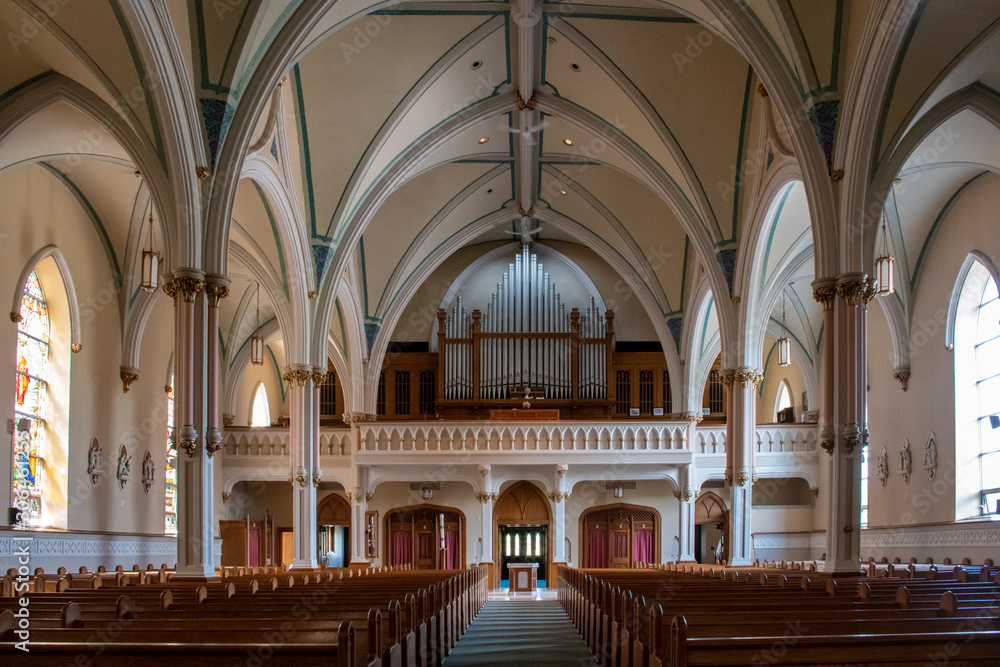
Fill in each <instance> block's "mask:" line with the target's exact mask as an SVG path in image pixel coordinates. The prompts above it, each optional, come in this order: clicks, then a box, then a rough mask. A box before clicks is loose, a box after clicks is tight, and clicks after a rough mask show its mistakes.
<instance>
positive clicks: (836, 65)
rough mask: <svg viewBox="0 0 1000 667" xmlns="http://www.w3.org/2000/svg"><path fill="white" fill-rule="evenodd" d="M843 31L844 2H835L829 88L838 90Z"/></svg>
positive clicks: (842, 0)
mask: <svg viewBox="0 0 1000 667" xmlns="http://www.w3.org/2000/svg"><path fill="white" fill-rule="evenodd" d="M843 30H844V0H837V9H836V18H835V19H834V21H833V49H832V50H833V53H832V54H831V58H830V84H829V85H830V87H832V88H833V89H834V90H839V89H840V81H839V77H840V40H841V39H843Z"/></svg>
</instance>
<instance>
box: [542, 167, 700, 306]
mask: <svg viewBox="0 0 1000 667" xmlns="http://www.w3.org/2000/svg"><path fill="white" fill-rule="evenodd" d="M612 168H614V167H612ZM551 170H552V171H554V172H555V173H556V174H557V175H558V176H556V178H557V179H558V180H560V181H563V182H564V183H566V184H567V187H569V188H571V189H572V190H574V191H575V192H577V193H578V194H579V195H580V197H581V199H583V200H584V202H585V203H586V204H587V205H588V206H589V207H590V208H591V209H592V210H593V211H594V212H595V213H596V214H597V215H598V217H599V218H601V219H602V220H604V221H605V222H606V223H607V224H608V225H609V226H610V227H612V228H613V229H614V230H615V231H616V232H617V233H618V234H619V235H620V236H621V238H622V239H623V240H624V241H625V244H626V245H627V246H630V250H632V252H634V253H635V254H636V255H637V256H639V257H642V258H643V259H646V258H645V256H644V255H643V253H642V250H641V248H640V247H639V244H638V243H637V242H636V240H635V238H633V237H632V235H631V234H630V233H629V231H628V229H627V227H626V226H625V225H624V224H622V222H621V221H620V220H619V219H618V217H617V216H616V215H615V214H614V213H613V212H612V211H611V209H609V208H608V207H607V206H605V205H604V203H603V202H602V201H601V198H600V197H598V196H597V195H595V194H594V193H593V192H591V191H590V190H589V189H588V188H587V187H586V186H584V185H583V183H581V182H579V181H577V180H576V179H574V178H573V177H572V176H570V175H569V174H567V173H565V172H563V171H561V170H559V169H556V168H554V167H553V168H551ZM538 171H539V172H541V171H542V170H541V169H539V170H538ZM550 175H551V174H550ZM539 192H541V187H539ZM539 201H542V202H544V203H545V204H546V205H547V206H548V207H549V208H550V209H552V210H554V211H557V212H559V213H560V215H562V216H564V217H565V218H566V219H567V220H572V221H573V223H574V224H577V225H579V226H580V227H582V228H583V229H585V230H587V231H588V232H591V233H592V234H594V235H595V236H597V237H598V238H600V239H601V241H603V242H604V245H605V246H607V248H608V249H609V250H611V252H613V253H614V254H615V255H617V256H618V257H619V258H621V260H622V262H624V263H625V264H626V265H627V266H629V267H632V270H633V271H634V272H635V275H636V276H637V277H638V278H639V281H640V282H641V283H642V285H643V287H645V288H646V290H647V291H648V292H649V293H650V294H651V295H652V296H653V298H654V300H655V301H656V304H657V306H658V307H659V309H660V313H661V314H662V315H663V316H664V317H670V316H671V315H674V314H676V313H678V312H680V311H679V310H677V309H675V308H674V307H673V306H672V305H671V302H670V297H669V296H667V292H666V290H665V289H664V288H663V282H662V281H661V280H660V276H659V273H658V271H657V269H654V268H653V266H652V265H651V264H649V262H648V259H647V261H646V264H645V268H648V269H649V271H650V276H649V277H650V279H651V280H652V279H655V280H656V282H657V283H658V286H659V288H660V289H659V293H660V294H662V295H663V300H664V301H665V302H666V304H665V305H666V308H665V309H664V304H662V303H660V299H659V298H657V292H656V291H655V290H653V289H652V288H651V287H650V285H649V283H647V282H646V281H645V280H644V279H643V277H642V275H641V274H640V273H639V271H637V270H636V268H635V267H634V266H633V264H634V263H633V262H632V261H630V260H629V259H628V258H627V257H625V256H624V255H622V253H620V252H619V251H618V249H617V248H615V247H614V246H612V245H611V244H610V243H608V242H607V240H606V239H604V238H601V236H600V235H599V234H597V233H596V232H594V231H593V230H592V229H590V227H588V226H587V225H585V224H583V223H582V222H580V221H578V220H576V219H574V218H571V217H570V216H568V215H566V214H565V213H562V212H561V211H560V210H559V209H558V208H557V207H554V206H552V204H551V203H549V202H548V201H547V200H545V199H541V198H539ZM683 229H684V228H683V227H681V230H682V231H683ZM684 238H685V240H687V234H686V233H685V236H684ZM682 268H683V267H682ZM681 280H682V281H683V277H682V278H681ZM682 284H683V283H682ZM682 289H683V286H682Z"/></svg>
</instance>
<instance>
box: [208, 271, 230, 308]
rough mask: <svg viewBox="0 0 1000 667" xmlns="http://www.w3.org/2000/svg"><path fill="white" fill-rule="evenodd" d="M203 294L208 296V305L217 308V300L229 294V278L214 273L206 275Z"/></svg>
mask: <svg viewBox="0 0 1000 667" xmlns="http://www.w3.org/2000/svg"><path fill="white" fill-rule="evenodd" d="M205 295H206V296H208V305H209V306H211V307H212V308H218V307H219V301H221V300H222V299H225V298H226V297H227V296H229V278H227V277H225V276H220V275H218V274H214V273H212V274H209V275H208V276H206V277H205Z"/></svg>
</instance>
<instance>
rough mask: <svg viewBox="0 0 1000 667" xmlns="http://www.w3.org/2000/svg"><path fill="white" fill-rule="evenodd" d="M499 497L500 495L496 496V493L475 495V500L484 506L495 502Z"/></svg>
mask: <svg viewBox="0 0 1000 667" xmlns="http://www.w3.org/2000/svg"><path fill="white" fill-rule="evenodd" d="M499 497H500V495H499V494H496V493H477V494H476V500H478V501H479V502H481V503H482V504H484V505H485V504H486V503H488V502H496V500H497V498H499Z"/></svg>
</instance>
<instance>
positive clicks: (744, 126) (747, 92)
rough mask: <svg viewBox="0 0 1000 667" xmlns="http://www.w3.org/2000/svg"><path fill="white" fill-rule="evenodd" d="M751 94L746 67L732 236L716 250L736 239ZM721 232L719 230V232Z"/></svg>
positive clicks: (750, 77) (751, 85)
mask: <svg viewBox="0 0 1000 667" xmlns="http://www.w3.org/2000/svg"><path fill="white" fill-rule="evenodd" d="M752 94H753V68H752V67H750V66H749V65H748V66H747V82H746V86H745V87H744V88H743V111H742V113H741V114H740V138H739V139H738V140H737V145H736V179H735V180H736V182H735V183H734V184H733V186H734V192H733V230H732V236H730V237H729V238H728V239H726V240H724V241H722V243H719V244H716V245H715V247H716V248H718V247H719V246H720V245H725V244H726V243H731V242H734V241H736V239H737V238H739V237H738V236H737V231H736V230H737V226H738V224H739V219H740V197H741V196H742V193H741V190H742V187H741V186H742V185H743V148H744V146H745V145H746V142H747V141H748V138H747V136H746V134H747V116H748V115H749V114H750V99H751V95H752ZM720 231H721V230H720Z"/></svg>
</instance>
